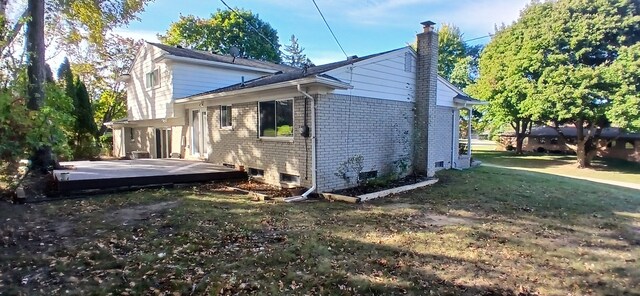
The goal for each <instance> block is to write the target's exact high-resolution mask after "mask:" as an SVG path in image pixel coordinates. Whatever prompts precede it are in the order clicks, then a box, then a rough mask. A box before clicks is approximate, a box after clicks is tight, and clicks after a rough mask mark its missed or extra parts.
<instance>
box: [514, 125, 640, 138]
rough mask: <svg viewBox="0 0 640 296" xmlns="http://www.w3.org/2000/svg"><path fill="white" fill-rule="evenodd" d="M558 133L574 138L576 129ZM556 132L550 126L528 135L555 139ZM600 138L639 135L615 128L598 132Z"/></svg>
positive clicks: (563, 130)
mask: <svg viewBox="0 0 640 296" xmlns="http://www.w3.org/2000/svg"><path fill="white" fill-rule="evenodd" d="M560 131H561V132H562V134H563V135H564V136H565V137H569V138H575V137H576V136H577V132H576V128H575V127H571V126H564V127H560ZM503 135H504V136H508V137H513V136H514V135H515V133H513V132H509V133H504V134H503ZM557 136H558V131H557V130H556V129H555V128H553V127H550V126H539V127H534V128H533V129H532V130H531V133H530V134H529V137H557ZM600 138H605V139H614V138H619V139H640V133H625V132H624V131H623V130H622V129H620V128H617V127H607V128H604V129H602V130H601V131H600Z"/></svg>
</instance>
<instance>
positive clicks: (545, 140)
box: [537, 138, 547, 144]
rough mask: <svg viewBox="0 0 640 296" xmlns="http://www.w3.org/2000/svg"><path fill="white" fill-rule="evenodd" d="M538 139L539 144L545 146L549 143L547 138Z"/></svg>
mask: <svg viewBox="0 0 640 296" xmlns="http://www.w3.org/2000/svg"><path fill="white" fill-rule="evenodd" d="M537 139H538V143H539V144H544V143H546V142H547V139H545V138H537Z"/></svg>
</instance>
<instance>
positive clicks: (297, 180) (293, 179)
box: [280, 173, 300, 184]
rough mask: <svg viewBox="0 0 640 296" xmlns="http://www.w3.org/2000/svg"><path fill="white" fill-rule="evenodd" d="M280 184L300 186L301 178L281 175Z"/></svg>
mask: <svg viewBox="0 0 640 296" xmlns="http://www.w3.org/2000/svg"><path fill="white" fill-rule="evenodd" d="M280 182H283V183H294V184H300V176H295V175H289V174H285V173H281V174H280Z"/></svg>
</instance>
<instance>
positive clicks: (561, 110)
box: [535, 0, 640, 167]
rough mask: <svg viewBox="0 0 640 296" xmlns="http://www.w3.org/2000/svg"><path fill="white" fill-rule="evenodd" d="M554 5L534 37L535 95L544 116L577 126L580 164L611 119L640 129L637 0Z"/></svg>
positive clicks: (639, 13)
mask: <svg viewBox="0 0 640 296" xmlns="http://www.w3.org/2000/svg"><path fill="white" fill-rule="evenodd" d="M552 6H553V9H551V10H550V11H549V14H548V16H547V17H546V18H545V20H544V21H545V22H544V23H543V25H542V26H540V27H539V31H540V32H539V34H538V36H539V39H538V40H537V42H535V44H536V49H537V50H538V52H539V54H538V55H537V56H536V58H537V59H536V60H535V61H536V62H537V63H540V64H542V65H543V71H542V75H541V77H540V79H539V80H538V89H539V95H538V96H536V99H537V100H539V101H541V102H543V105H544V108H543V109H542V110H541V115H543V117H544V118H545V119H546V120H548V121H550V122H552V123H554V124H555V126H556V127H559V126H560V125H562V124H571V125H574V126H575V127H576V129H577V139H576V141H577V143H576V153H577V155H578V167H588V166H590V163H591V159H592V158H593V157H594V156H595V155H596V152H597V145H598V140H599V139H598V138H599V135H600V132H601V131H602V129H603V128H605V127H607V126H608V125H609V124H610V123H612V122H613V123H616V125H618V126H621V127H625V128H628V129H634V130H638V129H640V125H638V122H639V121H640V114H638V111H637V110H638V108H640V106H639V105H638V73H637V69H638V68H637V65H638V60H637V57H638V55H639V52H638V49H639V48H640V1H637V0H594V1H581V0H560V1H558V2H554V3H553V4H552ZM634 107H635V108H634ZM627 108H630V110H631V111H627ZM558 130H559V129H558Z"/></svg>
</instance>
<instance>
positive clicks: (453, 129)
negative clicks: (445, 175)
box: [451, 108, 460, 169]
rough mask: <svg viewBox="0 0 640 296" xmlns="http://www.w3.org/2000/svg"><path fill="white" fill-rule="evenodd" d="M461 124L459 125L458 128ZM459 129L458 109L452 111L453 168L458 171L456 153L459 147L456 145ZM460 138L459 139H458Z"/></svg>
mask: <svg viewBox="0 0 640 296" xmlns="http://www.w3.org/2000/svg"><path fill="white" fill-rule="evenodd" d="M459 126H460V123H458V127H459ZM458 129H459V128H456V109H455V108H454V109H453V110H451V168H452V169H456V168H457V167H458V165H457V161H456V151H457V149H458V145H456V142H457V141H456V135H457V134H458ZM458 138H459V137H458Z"/></svg>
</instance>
